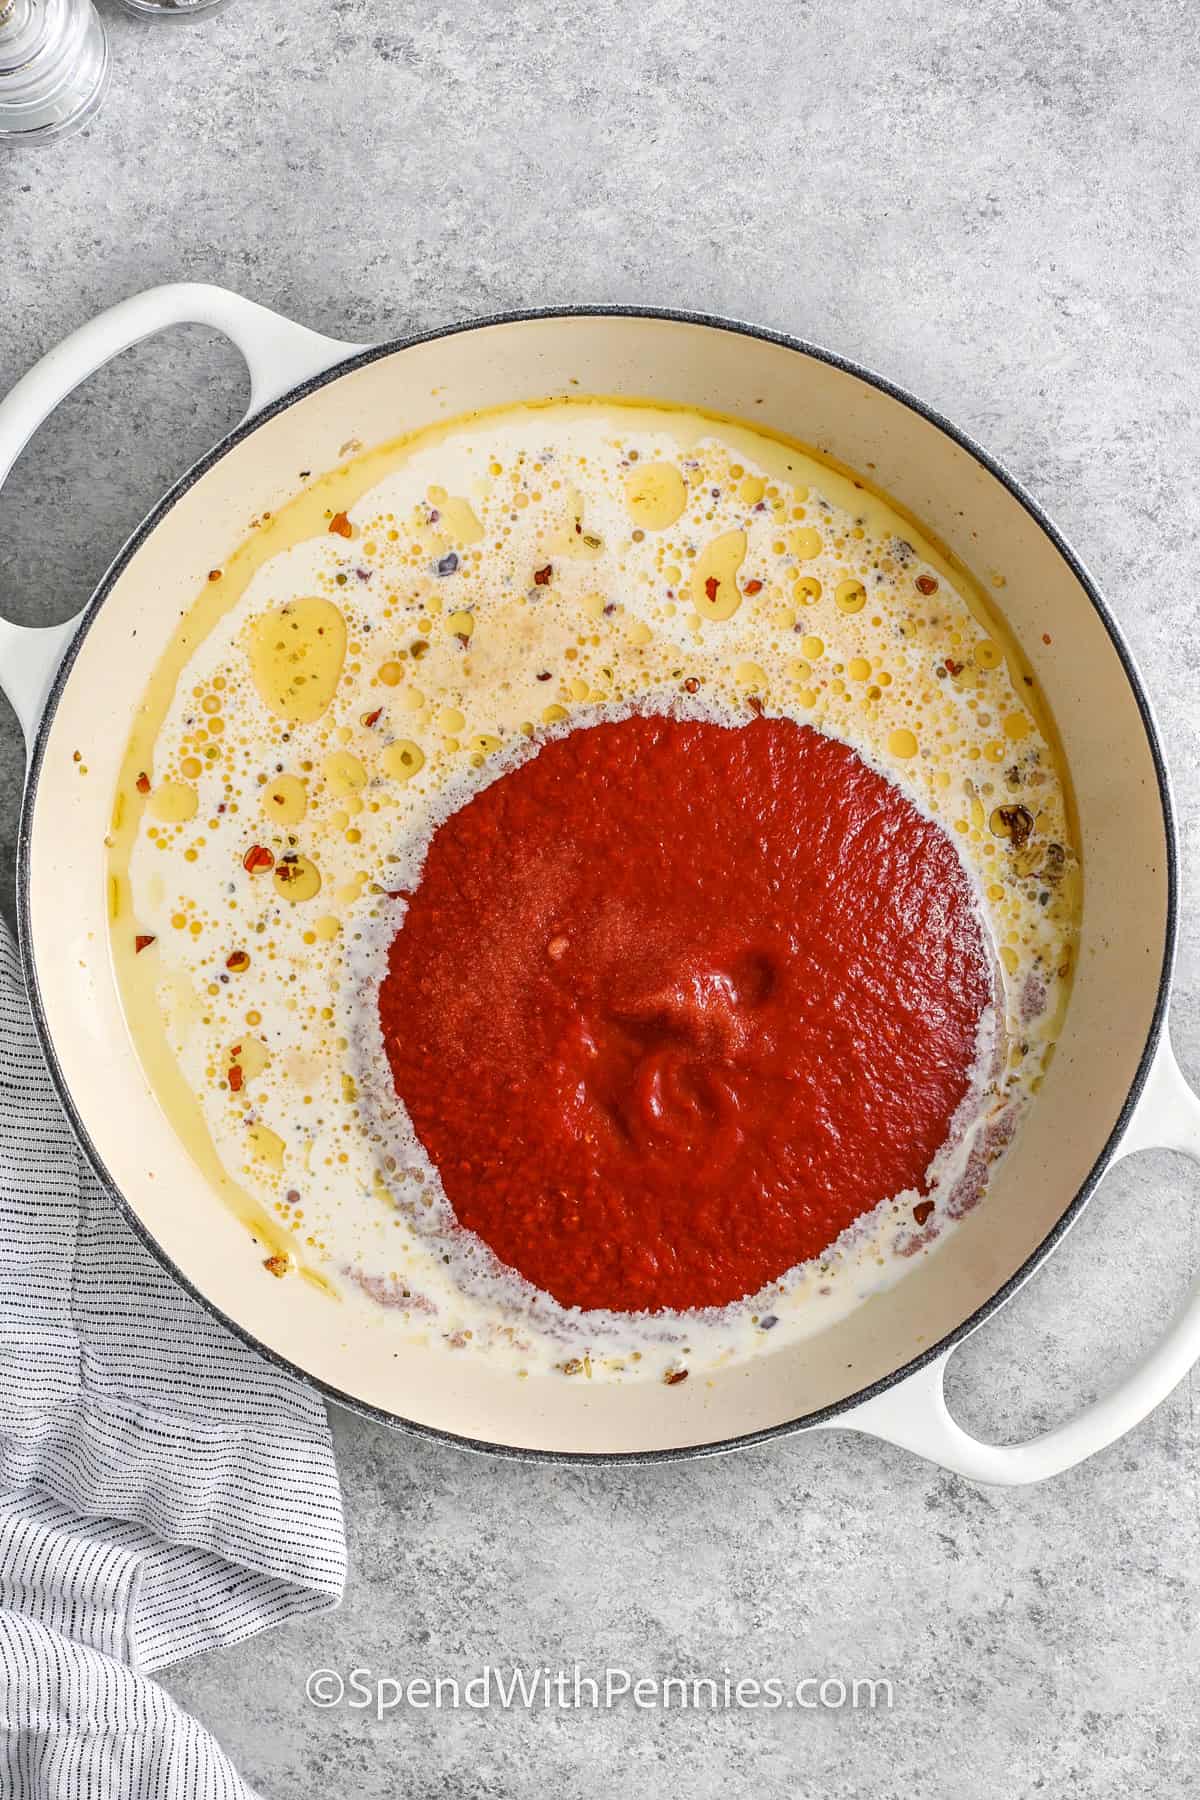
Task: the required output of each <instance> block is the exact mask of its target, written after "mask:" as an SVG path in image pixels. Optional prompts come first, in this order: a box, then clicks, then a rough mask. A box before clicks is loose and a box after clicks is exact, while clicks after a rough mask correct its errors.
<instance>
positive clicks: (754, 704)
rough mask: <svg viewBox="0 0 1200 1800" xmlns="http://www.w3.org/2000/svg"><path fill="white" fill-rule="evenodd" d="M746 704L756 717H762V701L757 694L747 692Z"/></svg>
mask: <svg viewBox="0 0 1200 1800" xmlns="http://www.w3.org/2000/svg"><path fill="white" fill-rule="evenodd" d="M746 705H747V706H748V707H749V708H750V711H751V712H752V713H753V714H754V716H755V718H756V719H761V718H762V716H763V703H762V701H761V700H760V699H759V697H758V695H757V694H747V695H746Z"/></svg>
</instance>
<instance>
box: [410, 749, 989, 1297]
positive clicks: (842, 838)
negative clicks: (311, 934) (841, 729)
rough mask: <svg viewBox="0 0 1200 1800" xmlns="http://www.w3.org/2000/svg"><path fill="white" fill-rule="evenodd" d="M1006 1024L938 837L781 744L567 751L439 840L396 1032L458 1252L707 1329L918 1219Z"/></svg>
mask: <svg viewBox="0 0 1200 1800" xmlns="http://www.w3.org/2000/svg"><path fill="white" fill-rule="evenodd" d="M991 998H992V981H991V973H990V964H989V958H988V954H987V952H986V950H985V945H984V938H983V932H982V928H981V924H980V920H979V915H978V912H977V908H976V905H975V902H974V898H973V894H972V890H971V886H970V883H969V880H968V877H967V875H966V873H965V871H964V869H963V865H962V863H961V862H960V860H959V857H958V855H957V853H956V851H955V849H954V846H953V845H952V844H951V842H950V840H949V839H948V837H947V836H946V835H945V833H944V832H943V831H942V830H941V829H940V828H939V827H938V826H937V825H935V824H933V823H932V822H931V821H930V820H928V819H926V818H925V817H924V816H923V815H922V814H921V813H919V812H918V811H917V809H916V808H915V807H914V806H913V805H912V804H911V803H910V802H909V801H908V800H907V799H906V798H905V797H904V796H903V794H901V793H900V791H899V789H898V788H896V787H895V786H893V784H892V783H891V782H889V781H887V780H885V779H884V778H883V777H882V776H881V775H878V774H876V773H875V772H874V771H873V770H871V769H869V768H868V767H867V766H866V764H865V763H864V762H863V761H862V760H861V759H860V758H859V757H858V756H857V755H856V754H855V753H854V752H853V751H852V750H850V749H848V748H847V747H846V746H845V745H843V744H840V743H837V742H835V741H834V740H833V739H831V738H827V737H825V736H823V735H821V734H820V733H818V732H816V731H814V730H811V729H810V728H808V727H804V726H798V725H795V724H793V723H792V722H791V721H790V720H785V719H768V718H756V719H754V720H753V721H752V722H750V723H748V724H747V725H745V726H744V727H742V728H739V729H729V728H726V727H722V726H719V725H713V724H708V723H697V722H681V721H679V720H673V719H669V718H664V717H648V718H647V717H635V718H631V719H627V720H624V721H621V722H617V723H605V724H601V725H597V726H595V727H593V728H591V729H583V730H578V731H574V732H571V733H570V734H569V735H567V736H566V737H564V738H560V739H556V740H554V741H551V742H549V743H547V744H545V745H544V746H543V748H542V749H541V751H540V753H539V754H538V755H537V756H536V757H535V758H533V759H532V760H531V761H529V762H527V763H525V764H523V765H522V766H520V767H519V768H517V769H515V770H513V771H511V772H510V773H508V774H507V775H504V776H502V777H500V778H499V779H498V780H497V781H495V782H494V783H493V784H492V785H491V786H490V787H487V788H485V789H484V790H483V791H482V792H480V793H479V794H477V795H476V796H475V797H474V798H473V799H472V800H470V801H469V802H468V803H467V804H466V805H465V806H463V807H462V808H461V810H460V811H458V812H456V813H455V814H453V815H452V817H450V818H449V819H448V820H446V822H445V823H444V824H443V825H441V826H440V827H439V829H438V830H437V831H436V832H435V833H434V835H433V838H432V840H431V843H430V847H429V852H428V856H427V859H426V862H425V866H424V870H423V873H422V876H421V879H420V881H419V883H418V885H417V886H416V888H415V889H414V891H413V893H412V895H411V897H410V902H409V908H408V912H407V915H406V917H405V919H404V921H403V924H402V925H401V927H400V929H399V931H398V932H397V934H396V936H395V939H394V940H393V943H392V945H391V949H390V954H389V960H388V972H387V975H386V977H385V978H384V981H383V983H382V985H381V989H380V999H379V1008H380V1018H381V1024H382V1028H383V1034H384V1041H385V1044H386V1048H387V1055H388V1059H389V1062H390V1064H391V1069H392V1075H393V1079H394V1081H395V1085H396V1090H397V1092H398V1094H399V1095H400V1098H401V1099H402V1100H403V1102H404V1104H405V1106H406V1107H407V1109H408V1112H409V1115H410V1117H411V1119H412V1122H413V1125H414V1127H415V1129H416V1131H417V1134H418V1136H419V1137H420V1139H421V1141H422V1143H423V1144H424V1146H425V1148H426V1150H427V1151H428V1153H429V1155H430V1156H431V1158H432V1159H433V1162H434V1163H435V1164H436V1166H437V1168H438V1170H439V1173H440V1175H441V1179H442V1183H443V1185H444V1187H445V1191H446V1194H447V1197H448V1199H449V1201H450V1204H451V1206H452V1207H453V1209H454V1213H455V1215H456V1217H457V1219H458V1221H459V1223H460V1224H461V1225H463V1226H465V1227H467V1229H469V1230H470V1231H473V1232H476V1233H477V1234H478V1235H479V1237H481V1238H482V1239H483V1240H484V1241H485V1242H486V1243H487V1244H489V1245H490V1246H491V1248H492V1250H493V1251H494V1252H495V1254H496V1255H497V1256H498V1257H499V1258H500V1260H501V1261H502V1262H504V1263H506V1264H508V1265H510V1266H511V1267H512V1268H513V1269H516V1270H518V1271H519V1272H520V1274H522V1275H523V1276H525V1277H526V1278H527V1279H528V1280H529V1281H531V1282H533V1283H534V1285H535V1286H537V1287H539V1288H541V1289H543V1290H545V1291H546V1292H547V1293H550V1294H552V1295H553V1296H554V1297H555V1299H556V1300H558V1301H560V1302H561V1303H562V1304H563V1305H564V1306H579V1307H607V1308H611V1309H612V1310H613V1311H616V1312H633V1311H641V1310H643V1309H645V1310H651V1311H657V1310H659V1309H662V1308H672V1309H681V1310H682V1309H687V1308H692V1307H702V1306H722V1305H725V1304H727V1303H728V1302H730V1301H733V1300H738V1299H740V1298H743V1297H744V1296H746V1295H748V1294H752V1293H754V1292H756V1291H757V1290H758V1289H759V1288H761V1287H762V1286H764V1284H766V1283H767V1282H769V1281H770V1280H772V1279H773V1278H774V1277H777V1276H780V1275H782V1274H783V1273H784V1271H785V1270H787V1269H790V1268H792V1267H793V1266H794V1265H795V1264H797V1263H800V1262H804V1261H807V1260H808V1259H809V1258H811V1257H814V1256H817V1255H819V1253H820V1252H821V1251H823V1250H825V1249H826V1248H827V1247H828V1245H829V1244H831V1243H832V1242H833V1240H834V1239H835V1238H836V1237H837V1236H838V1235H839V1233H840V1232H842V1231H843V1230H844V1229H845V1227H846V1226H848V1225H850V1224H851V1223H852V1222H853V1221H854V1220H855V1219H857V1218H858V1217H859V1216H860V1215H861V1214H862V1213H865V1212H867V1211H869V1210H871V1209H872V1208H873V1207H875V1206H876V1205H877V1204H878V1202H879V1201H881V1200H883V1199H885V1198H890V1197H892V1196H895V1195H897V1194H900V1193H902V1192H903V1191H905V1190H906V1189H919V1190H921V1191H924V1183H925V1178H926V1173H927V1170H928V1168H929V1164H930V1162H931V1160H932V1158H933V1156H934V1154H935V1152H936V1151H937V1150H938V1149H939V1148H940V1147H941V1146H942V1145H943V1144H944V1143H945V1141H946V1139H947V1136H948V1133H949V1130H950V1126H951V1121H952V1119H953V1116H954V1113H955V1111H956V1109H957V1107H958V1106H959V1104H960V1102H961V1101H962V1099H963V1097H964V1095H965V1094H966V1091H967V1088H968V1083H969V1077H970V1070H971V1065H972V1062H973V1060H974V1058H975V1053H976V1046H977V1038H978V1028H979V1024H980V1018H981V1014H982V1013H983V1010H984V1008H985V1007H986V1006H987V1005H988V1003H989V1001H990V1000H991Z"/></svg>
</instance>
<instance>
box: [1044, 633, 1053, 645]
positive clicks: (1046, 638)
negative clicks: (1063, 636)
mask: <svg viewBox="0 0 1200 1800" xmlns="http://www.w3.org/2000/svg"><path fill="white" fill-rule="evenodd" d="M1042 642H1043V644H1052V643H1053V642H1054V639H1053V638H1052V637H1051V636H1050V633H1049V632H1048V631H1043V633H1042Z"/></svg>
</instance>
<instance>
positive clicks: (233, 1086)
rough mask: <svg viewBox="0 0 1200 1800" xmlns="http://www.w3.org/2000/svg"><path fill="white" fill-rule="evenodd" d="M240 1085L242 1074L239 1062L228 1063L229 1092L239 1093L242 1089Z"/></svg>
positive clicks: (241, 1083)
mask: <svg viewBox="0 0 1200 1800" xmlns="http://www.w3.org/2000/svg"><path fill="white" fill-rule="evenodd" d="M242 1085H243V1076H242V1065H241V1063H230V1065H229V1091H230V1093H231V1094H240V1093H241V1091H242Z"/></svg>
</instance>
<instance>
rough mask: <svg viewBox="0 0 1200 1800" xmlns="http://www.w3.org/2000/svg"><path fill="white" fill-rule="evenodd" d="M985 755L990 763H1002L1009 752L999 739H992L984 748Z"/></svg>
mask: <svg viewBox="0 0 1200 1800" xmlns="http://www.w3.org/2000/svg"><path fill="white" fill-rule="evenodd" d="M983 754H984V756H985V757H986V758H987V760H988V761H989V762H990V763H1002V762H1003V761H1004V758H1005V757H1006V756H1007V754H1008V752H1007V750H1006V749H1005V747H1004V745H1003V744H1002V743H1001V741H1000V739H999V738H991V739H989V741H988V742H987V743H986V744H985V745H984V746H983Z"/></svg>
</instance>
